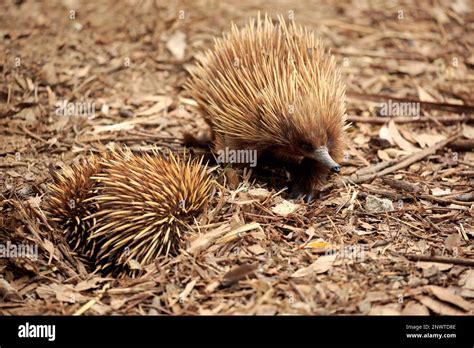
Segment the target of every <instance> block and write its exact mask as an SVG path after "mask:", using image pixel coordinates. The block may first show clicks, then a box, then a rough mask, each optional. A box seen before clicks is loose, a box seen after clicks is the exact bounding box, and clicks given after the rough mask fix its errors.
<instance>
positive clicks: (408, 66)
mask: <svg viewBox="0 0 474 348" xmlns="http://www.w3.org/2000/svg"><path fill="white" fill-rule="evenodd" d="M427 67H428V66H427V64H426V63H424V62H417V61H406V62H404V63H403V65H399V66H398V71H400V72H402V73H405V74H408V75H411V76H417V75H421V74H423V73H424V72H425V71H426V68H427Z"/></svg>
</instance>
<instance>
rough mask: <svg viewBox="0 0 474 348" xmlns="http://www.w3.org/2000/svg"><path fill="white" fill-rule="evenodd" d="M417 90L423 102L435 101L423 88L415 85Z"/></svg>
mask: <svg viewBox="0 0 474 348" xmlns="http://www.w3.org/2000/svg"><path fill="white" fill-rule="evenodd" d="M416 88H417V90H418V96H419V98H420V100H421V101H424V102H430V103H436V102H437V100H436V99H435V98H433V97H432V96H431V95H430V94H429V93H428V92H427V91H425V90H424V89H423V88H421V87H420V86H417V87H416Z"/></svg>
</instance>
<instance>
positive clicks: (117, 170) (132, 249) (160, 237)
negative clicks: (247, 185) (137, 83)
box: [88, 150, 211, 272]
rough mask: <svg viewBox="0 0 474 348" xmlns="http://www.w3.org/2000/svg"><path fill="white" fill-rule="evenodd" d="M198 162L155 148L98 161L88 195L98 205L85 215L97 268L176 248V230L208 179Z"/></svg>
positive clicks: (194, 210)
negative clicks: (92, 188) (99, 168)
mask: <svg viewBox="0 0 474 348" xmlns="http://www.w3.org/2000/svg"><path fill="white" fill-rule="evenodd" d="M201 162H202V160H201V161H191V160H187V161H186V160H183V159H181V158H179V157H175V156H174V155H173V154H172V153H171V152H170V153H169V154H168V155H160V154H159V153H158V152H157V151H156V150H154V151H153V155H149V154H147V153H143V154H142V155H140V156H137V155H134V154H133V153H132V152H130V151H129V150H125V151H117V152H114V153H113V155H112V158H111V159H106V160H105V161H101V162H100V163H101V165H102V166H103V171H102V172H101V173H100V174H98V175H96V176H95V177H94V179H95V180H96V182H97V184H98V186H97V188H98V194H97V195H96V196H94V197H93V199H91V201H92V202H95V203H96V204H97V205H98V209H97V211H96V213H94V214H92V215H91V216H90V217H89V218H88V219H93V220H94V221H95V222H94V227H93V229H92V233H91V235H90V237H89V238H90V240H97V241H100V245H101V249H100V250H99V252H98V254H97V258H98V260H99V262H98V265H99V269H102V270H105V271H106V272H107V271H108V270H111V269H113V268H114V267H115V266H116V265H117V264H118V265H129V266H130V263H131V260H134V261H136V262H137V263H138V264H139V265H140V266H143V265H146V264H148V263H150V262H151V261H153V260H154V259H155V258H156V257H157V256H159V255H163V254H164V255H166V254H168V253H170V252H171V253H176V252H177V250H178V247H179V246H180V243H181V240H182V239H181V237H182V236H181V231H182V230H186V229H187V228H188V225H187V224H188V223H191V222H192V219H193V217H195V216H196V215H197V214H198V213H199V212H200V211H201V210H202V209H203V208H204V205H205V203H206V202H207V201H208V198H209V194H210V188H211V181H210V178H209V177H208V176H207V175H206V168H205V167H204V166H202V163H201ZM132 266H133V265H132ZM132 268H133V267H132Z"/></svg>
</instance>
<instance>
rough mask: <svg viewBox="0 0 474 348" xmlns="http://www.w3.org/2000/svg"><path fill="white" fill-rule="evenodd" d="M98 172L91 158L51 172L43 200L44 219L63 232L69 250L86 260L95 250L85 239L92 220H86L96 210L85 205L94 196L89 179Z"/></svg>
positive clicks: (93, 183) (87, 204) (92, 186)
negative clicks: (50, 181) (50, 180)
mask: <svg viewBox="0 0 474 348" xmlns="http://www.w3.org/2000/svg"><path fill="white" fill-rule="evenodd" d="M99 171H100V164H99V160H98V158H97V157H96V156H94V155H92V156H90V157H89V158H88V159H87V160H83V161H81V162H78V163H75V164H72V165H71V166H64V167H63V168H62V170H61V171H59V172H56V173H53V175H52V176H53V183H52V184H50V185H49V186H48V189H49V191H50V194H49V195H48V196H47V199H46V201H45V213H46V216H48V217H49V219H50V220H51V221H52V222H53V224H54V225H56V226H57V227H58V228H59V229H60V230H61V231H62V233H63V235H64V237H65V238H66V240H67V242H68V243H69V245H70V246H71V248H72V249H73V250H74V251H76V252H77V253H79V254H82V255H84V256H86V257H91V256H92V255H93V253H94V248H95V246H94V245H93V244H94V243H93V242H92V241H90V240H88V237H89V231H90V230H91V228H92V221H91V220H86V219H85V218H86V217H87V216H89V215H91V214H92V213H94V212H95V210H96V208H97V207H96V205H95V204H91V203H88V199H89V198H91V197H92V196H93V188H94V186H95V181H94V180H93V179H92V178H91V177H92V176H93V175H95V174H97V173H98V172H99Z"/></svg>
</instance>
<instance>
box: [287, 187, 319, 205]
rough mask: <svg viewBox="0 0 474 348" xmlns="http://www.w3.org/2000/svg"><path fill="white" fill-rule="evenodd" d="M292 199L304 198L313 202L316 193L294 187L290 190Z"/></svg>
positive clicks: (307, 201)
mask: <svg viewBox="0 0 474 348" xmlns="http://www.w3.org/2000/svg"><path fill="white" fill-rule="evenodd" d="M288 195H289V198H290V199H294V200H300V199H302V198H303V200H304V201H305V203H311V202H312V201H313V199H314V194H313V193H312V192H309V193H308V192H305V191H304V190H302V189H301V188H298V187H294V188H292V189H290V190H289V191H288Z"/></svg>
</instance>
